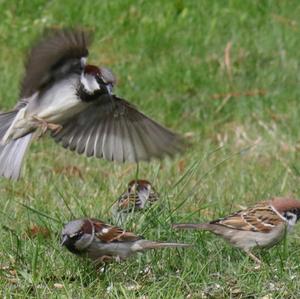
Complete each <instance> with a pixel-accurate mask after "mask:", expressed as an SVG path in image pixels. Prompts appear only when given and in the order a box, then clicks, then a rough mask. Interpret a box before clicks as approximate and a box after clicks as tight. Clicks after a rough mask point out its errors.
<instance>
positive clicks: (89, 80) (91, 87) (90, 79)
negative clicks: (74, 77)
mask: <svg viewBox="0 0 300 299" xmlns="http://www.w3.org/2000/svg"><path fill="white" fill-rule="evenodd" d="M80 81H81V84H82V85H83V87H84V89H85V90H86V91H87V92H88V93H90V94H92V93H94V92H95V91H97V90H100V86H99V84H98V82H97V80H96V78H95V77H94V76H91V75H84V74H82V75H81V78H80Z"/></svg>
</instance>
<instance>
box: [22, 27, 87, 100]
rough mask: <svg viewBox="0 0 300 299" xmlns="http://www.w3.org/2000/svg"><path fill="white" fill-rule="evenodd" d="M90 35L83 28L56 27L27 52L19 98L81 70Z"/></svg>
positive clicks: (26, 96) (28, 95)
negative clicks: (67, 28) (64, 28)
mask: <svg viewBox="0 0 300 299" xmlns="http://www.w3.org/2000/svg"><path fill="white" fill-rule="evenodd" d="M89 44H90V38H89V36H88V34H87V33H86V32H84V31H82V30H56V31H52V32H51V33H50V34H48V35H46V37H44V38H43V39H42V40H41V41H39V42H38V43H37V44H36V45H35V46H34V47H33V48H32V49H31V51H30V53H29V55H28V58H27V63H26V65H25V75H24V78H23V81H22V86H21V98H28V97H30V96H31V95H32V94H33V93H35V92H36V91H39V90H42V89H43V88H45V86H47V85H48V84H50V83H51V82H53V81H54V80H57V79H59V78H62V77H64V76H66V75H67V74H69V73H70V72H81V70H82V67H83V64H84V60H82V58H84V57H87V56H88V49H87V48H88V46H89Z"/></svg>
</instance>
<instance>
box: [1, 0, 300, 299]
mask: <svg viewBox="0 0 300 299" xmlns="http://www.w3.org/2000/svg"><path fill="white" fill-rule="evenodd" d="M299 15H300V5H299V3H298V1H296V0H291V1H279V0H278V1H275V0H274V1H271V0H270V1H267V0H263V1H261V0H257V1H208V0H207V1H202V0H201V1H191V0H190V1H189V0H186V1H184V0H174V1H171V0H170V1H158V0H153V1H129V0H119V1H109V0H103V1H89V0H88V1H75V0H65V1H45V0H33V1H26V0H23V1H22V0H20V1H7V0H0V19H1V21H0V73H1V80H0V109H1V110H8V109H10V108H11V107H12V106H13V105H14V103H15V102H16V101H17V100H18V92H19V82H20V78H21V76H22V72H23V62H24V59H25V57H26V52H27V51H28V49H29V48H30V46H31V44H32V42H33V41H34V40H36V39H37V38H38V37H39V36H40V35H41V34H42V33H43V31H44V30H45V29H46V28H60V27H83V28H87V29H89V30H91V31H92V32H93V33H94V43H93V45H92V47H91V49H90V57H89V61H90V62H91V63H94V64H98V65H106V66H108V67H110V68H111V69H112V70H113V72H114V73H115V74H116V75H117V77H118V86H117V89H116V93H117V94H118V95H120V96H122V97H124V98H126V99H128V100H129V101H131V102H132V103H134V104H136V105H137V106H138V107H139V108H140V109H141V110H142V111H144V112H145V113H146V114H148V115H150V116H151V117H153V118H154V119H156V120H158V121H160V122H162V123H164V124H165V125H166V126H168V127H170V128H172V129H173V130H175V131H178V132H180V133H182V134H184V135H185V136H186V137H187V138H188V139H189V140H190V141H191V143H192V146H191V147H190V148H189V150H188V151H187V153H186V154H185V155H183V156H180V157H178V158H177V159H175V160H172V161H171V160H168V159H167V160H165V161H162V162H157V161H154V162H153V163H151V164H149V165H147V164H141V165H140V169H139V176H140V177H143V178H147V179H149V180H150V181H152V182H153V184H154V186H155V187H156V188H157V189H158V190H159V191H160V193H161V194H162V201H161V204H160V206H159V207H157V208H154V209H153V210H151V211H149V212H148V213H146V215H143V216H142V217H141V219H138V218H139V216H137V219H136V221H134V222H131V223H128V226H127V228H128V229H132V230H134V231H135V232H136V233H138V234H142V235H143V236H145V237H147V238H152V239H160V240H172V241H175V240H178V241H179V240H180V241H185V242H192V243H194V244H195V248H194V249H189V250H185V251H183V250H175V251H174V250H173V251H171V250H163V251H156V252H151V253H147V254H146V255H143V256H141V257H136V258H132V259H130V260H129V261H127V262H125V263H122V264H113V265H110V266H108V269H106V272H105V273H101V272H97V271H96V270H95V269H94V268H93V266H91V265H90V263H89V262H85V261H84V260H81V259H77V258H76V257H75V256H72V255H71V254H69V253H68V252H67V251H66V250H65V249H61V248H60V246H59V242H58V240H59V233H60V230H61V227H62V223H63V222H66V221H68V220H70V219H72V218H74V217H82V216H94V217H98V218H100V219H102V220H105V221H109V220H110V212H109V209H110V206H111V205H112V203H113V201H114V200H115V199H116V198H117V196H118V195H119V194H120V193H121V192H123V191H124V189H125V188H126V185H127V183H128V181H129V180H131V179H132V178H134V177H135V176H136V166H135V165H130V164H125V165H118V164H112V163H109V162H106V161H99V160H95V159H86V158H84V157H80V156H78V155H76V154H74V153H71V152H69V151H66V150H64V149H62V148H61V147H59V146H57V145H56V144H54V142H53V141H52V140H50V138H44V139H42V140H40V141H39V142H36V143H34V144H33V145H32V148H31V151H30V153H29V155H28V159H27V163H26V165H25V168H24V172H23V174H24V175H23V178H22V179H21V180H20V181H19V182H16V183H13V182H8V181H6V180H4V179H1V181H0V188H1V193H0V194H1V201H0V208H1V214H2V215H1V218H0V223H1V225H2V238H1V243H0V275H1V276H0V279H1V281H0V285H1V290H2V291H1V292H2V295H3V297H5V296H6V297H9V296H12V297H16V298H19V297H20V298H24V297H38V298H40V297H41V298H44V297H47V298H50V297H51V298H52V297H53V298H57V297H58V298H64V297H66V298H69V297H70V298H91V297H92V298H94V297H102V298H105V297H107V298H299V296H300V290H299V284H298V283H297V281H299V278H300V277H299V274H300V270H299V262H300V258H299V254H300V252H299V249H298V248H299V245H300V240H299V237H298V234H297V232H298V233H299V229H296V232H295V233H294V234H292V235H291V236H290V237H289V238H288V240H287V242H284V243H283V244H282V245H280V246H278V247H276V248H274V249H272V250H270V251H268V252H262V253H261V258H262V259H263V260H264V262H265V263H264V266H263V267H262V269H261V270H259V271H255V270H254V268H253V264H252V262H251V261H249V260H248V258H247V257H245V256H244V255H243V254H242V253H241V252H239V251H238V250H235V249H232V248H231V247H230V246H229V245H227V244H226V243H224V242H223V241H222V240H220V239H217V238H216V237H214V236H212V235H210V234H208V233H200V232H188V233H187V232H179V233H178V232H174V231H172V230H171V229H170V224H171V223H172V222H175V221H197V222H200V221H205V220H207V219H211V218H214V217H219V216H223V215H226V214H227V213H229V212H232V211H234V210H236V209H239V208H240V207H241V206H247V205H250V204H253V203H254V202H256V201H258V200H261V199H265V198H268V197H271V196H274V195H292V196H295V197H297V196H298V197H299V195H300V190H299V176H300V159H299V150H300V133H299V116H300V105H299V74H300V73H299V61H300V59H299V58H300V57H299V56H300V54H299V48H300V39H299V30H300V23H299V20H298V19H299Z"/></svg>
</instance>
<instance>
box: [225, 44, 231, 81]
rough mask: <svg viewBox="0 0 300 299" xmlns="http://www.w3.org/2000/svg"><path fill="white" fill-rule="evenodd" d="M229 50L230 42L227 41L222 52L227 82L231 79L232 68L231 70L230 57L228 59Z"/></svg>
mask: <svg viewBox="0 0 300 299" xmlns="http://www.w3.org/2000/svg"><path fill="white" fill-rule="evenodd" d="M231 48H232V42H231V41H229V42H228V43H227V45H226V47H225V50H224V65H225V69H226V72H227V75H228V78H229V80H231V79H232V68H231V57H230V52H231Z"/></svg>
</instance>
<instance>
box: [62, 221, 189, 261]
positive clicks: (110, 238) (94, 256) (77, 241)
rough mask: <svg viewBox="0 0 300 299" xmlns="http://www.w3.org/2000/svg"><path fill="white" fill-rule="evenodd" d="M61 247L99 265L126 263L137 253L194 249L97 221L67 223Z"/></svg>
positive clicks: (187, 245) (63, 231) (186, 245)
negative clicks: (145, 236)
mask: <svg viewBox="0 0 300 299" xmlns="http://www.w3.org/2000/svg"><path fill="white" fill-rule="evenodd" d="M61 244H62V245H64V246H66V247H67V249H68V250H69V251H71V252H72V253H74V254H77V255H82V256H87V257H88V258H90V259H91V260H93V261H94V262H96V263H102V262H106V261H110V260H125V259H126V258H128V257H130V256H131V255H133V254H135V253H137V252H141V251H145V250H148V249H156V248H167V247H172V248H177V247H189V246H190V245H189V244H182V243H161V242H154V241H149V240H144V239H143V238H142V237H140V236H137V235H135V234H134V233H131V232H127V231H124V230H123V229H121V228H119V227H115V226H111V225H109V224H105V223H104V222H102V221H100V220H97V219H93V218H85V219H78V220H73V221H71V222H69V223H67V224H66V225H65V227H64V228H63V230H62V233H61Z"/></svg>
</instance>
